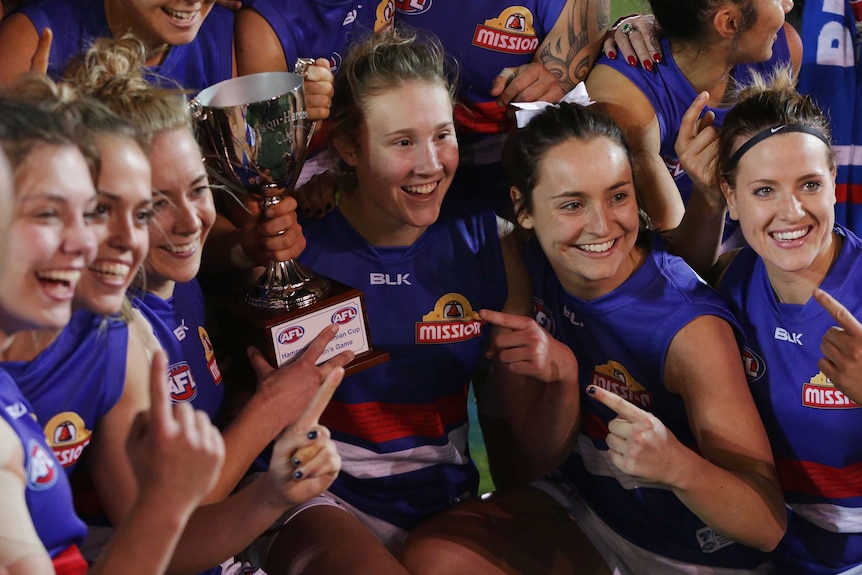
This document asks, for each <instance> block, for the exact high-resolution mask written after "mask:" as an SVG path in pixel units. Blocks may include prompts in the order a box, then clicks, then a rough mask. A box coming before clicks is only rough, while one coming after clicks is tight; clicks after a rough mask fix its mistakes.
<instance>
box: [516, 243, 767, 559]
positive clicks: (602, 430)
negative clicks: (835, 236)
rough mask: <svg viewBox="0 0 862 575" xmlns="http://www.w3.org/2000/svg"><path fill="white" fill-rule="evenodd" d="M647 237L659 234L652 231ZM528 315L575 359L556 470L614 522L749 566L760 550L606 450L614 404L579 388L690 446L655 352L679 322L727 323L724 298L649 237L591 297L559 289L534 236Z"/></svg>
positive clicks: (661, 353) (660, 354) (664, 542)
mask: <svg viewBox="0 0 862 575" xmlns="http://www.w3.org/2000/svg"><path fill="white" fill-rule="evenodd" d="M655 241H656V242H659V243H660V240H658V239H657V238H656V240H655ZM525 260H526V261H527V262H528V268H529V269H530V275H531V278H532V280H533V290H534V297H535V298H536V319H537V321H538V322H539V323H540V324H541V325H543V326H544V327H545V328H546V329H548V330H549V331H550V332H551V333H552V334H553V335H554V336H555V337H556V338H557V339H558V340H560V341H562V342H563V343H565V344H566V345H568V346H569V347H570V348H571V349H572V351H573V352H574V354H575V357H577V359H578V364H579V366H580V373H579V378H580V388H581V410H582V424H581V431H580V435H579V437H578V439H577V445H576V447H575V449H574V452H573V453H572V455H571V456H570V457H569V458H568V459H567V460H566V462H565V463H564V464H563V465H562V466H561V468H560V472H561V473H562V475H563V477H565V478H567V479H568V480H569V481H571V482H572V483H573V484H574V485H576V486H577V488H578V491H579V492H580V493H581V495H582V496H583V497H584V500H585V501H586V502H587V503H588V504H589V506H590V507H591V508H592V509H593V510H594V511H595V512H596V513H597V514H598V515H599V517H601V519H602V520H603V521H604V522H605V523H607V524H608V525H609V526H610V527H611V528H612V529H614V531H616V532H617V533H619V534H620V535H622V536H623V537H625V538H626V539H628V540H629V541H630V542H632V543H634V544H635V545H638V546H639V547H642V548H644V549H646V550H648V551H651V552H653V553H657V554H659V555H664V556H666V557H670V558H673V559H676V560H678V561H682V562H685V563H691V564H697V565H707V566H713V567H726V568H736V569H749V568H753V567H755V566H758V565H760V564H761V563H763V562H764V561H766V555H765V554H763V553H761V552H760V551H757V550H755V549H752V548H750V547H747V546H744V545H742V544H739V543H736V542H734V541H732V540H730V539H728V538H726V537H724V536H722V535H721V534H720V533H718V532H716V531H715V530H713V529H712V528H710V527H709V526H708V525H706V524H705V523H704V522H703V521H701V520H700V519H699V518H698V517H697V516H696V515H695V514H694V513H692V512H691V511H690V510H689V509H688V508H687V507H686V506H685V505H684V504H683V503H682V502H681V501H680V500H679V499H678V498H677V497H676V495H674V493H673V492H672V491H671V490H670V489H667V488H665V487H663V486H658V485H654V484H649V483H644V482H642V481H638V480H636V479H635V478H634V477H632V476H630V475H627V474H625V473H623V472H622V471H620V470H619V469H618V468H617V467H616V466H615V465H614V464H613V463H612V462H611V460H610V456H609V455H608V447H607V443H606V442H605V438H606V437H607V434H608V427H607V426H608V423H609V422H610V421H611V420H612V419H614V418H615V417H616V414H615V413H614V412H613V411H612V410H610V409H608V408H606V407H604V406H603V405H602V404H600V403H598V402H597V401H595V400H593V399H592V398H591V397H590V396H589V395H587V394H586V388H587V386H589V385H591V384H593V385H596V386H598V387H601V388H603V389H606V390H608V391H610V392H612V393H615V394H617V395H619V396H620V397H622V398H624V399H626V400H628V401H629V402H631V403H633V404H634V405H636V406H638V407H640V408H641V409H644V410H646V411H649V412H650V413H652V414H653V415H655V416H656V417H657V418H659V419H660V420H661V421H662V423H664V425H665V426H666V427H667V428H668V429H669V430H670V431H671V432H672V433H673V434H674V436H675V437H676V438H677V439H678V440H679V441H680V442H681V443H682V444H683V445H686V446H688V447H689V448H691V449H692V450H694V451H696V452H697V451H698V447H697V443H696V441H695V439H694V437H693V435H692V431H691V427H690V426H689V423H688V417H687V415H686V411H685V404H684V402H683V400H682V398H681V397H680V396H679V395H675V394H673V393H670V392H668V391H667V390H666V389H665V386H664V361H665V358H666V356H667V351H668V348H669V346H670V344H671V341H672V340H673V338H674V337H675V336H676V334H677V332H679V330H680V329H682V328H683V327H685V326H686V325H688V324H689V323H691V322H692V321H693V320H695V319H697V318H698V317H700V316H703V315H714V316H717V317H719V318H721V319H724V320H726V321H727V322H728V323H730V324H731V326H734V327H735V326H736V324H735V321H734V319H733V316H732V315H731V314H730V312H729V311H728V309H727V306H726V305H725V304H724V303H723V302H722V301H721V300H720V299H719V298H718V296H717V295H716V294H715V293H714V292H713V290H712V289H711V288H710V287H709V286H707V285H706V284H705V283H703V280H701V279H700V278H699V277H698V276H697V274H695V273H694V272H693V271H692V270H691V268H689V267H688V265H686V264H685V262H683V261H682V259H680V258H678V257H676V256H672V255H670V254H668V253H667V252H666V251H664V248H663V247H659V246H657V247H654V248H653V249H652V250H651V251H650V253H649V255H648V256H647V258H646V259H645V261H644V263H643V264H642V265H641V267H640V268H639V269H638V270H636V271H635V272H634V274H632V276H631V277H629V278H628V279H627V280H626V281H625V282H624V283H623V284H622V285H620V286H619V287H618V288H616V289H615V290H613V291H612V292H610V293H608V294H605V295H604V296H601V297H599V298H596V299H594V300H590V301H587V300H583V299H580V298H578V297H574V296H572V295H570V294H568V293H567V292H566V291H565V290H564V289H563V287H562V285H561V284H560V282H559V280H558V279H557V277H556V275H555V274H554V270H553V269H552V268H551V265H550V263H549V262H548V260H547V258H546V257H545V256H544V254H543V253H542V251H541V249H540V248H539V247H538V245H537V244H536V243H535V242H533V243H532V244H530V245H529V246H528V249H527V253H526V255H525Z"/></svg>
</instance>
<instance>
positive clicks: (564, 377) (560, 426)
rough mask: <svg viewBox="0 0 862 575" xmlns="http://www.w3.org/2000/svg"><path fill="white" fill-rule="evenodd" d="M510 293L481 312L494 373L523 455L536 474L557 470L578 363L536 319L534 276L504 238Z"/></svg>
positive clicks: (571, 429)
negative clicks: (500, 303)
mask: <svg viewBox="0 0 862 575" xmlns="http://www.w3.org/2000/svg"><path fill="white" fill-rule="evenodd" d="M501 241H502V245H503V256H504V257H503V259H504V262H505V265H506V275H507V279H508V285H509V297H508V299H507V301H506V304H505V306H504V308H503V311H502V312H496V311H492V310H482V311H481V312H480V314H481V316H482V319H484V320H486V321H488V322H489V323H490V324H491V325H492V331H491V342H492V343H491V350H490V351H489V355H491V357H493V359H494V371H493V372H492V374H491V382H490V386H491V388H492V390H494V391H496V392H497V393H499V394H500V398H501V400H502V402H503V405H504V406H505V410H506V413H507V414H508V417H509V421H510V423H511V428H512V431H513V433H514V436H515V439H516V440H517V442H518V444H519V447H520V448H521V453H522V454H523V456H524V457H527V458H529V461H528V462H527V463H528V464H529V466H527V465H525V466H524V467H530V471H531V472H532V474H533V475H535V476H538V475H541V474H543V473H546V472H548V471H552V470H554V469H556V468H557V467H558V466H559V465H560V463H562V461H564V460H565V458H566V457H567V456H568V454H569V452H570V450H571V442H572V441H573V438H574V437H575V435H576V433H575V432H576V429H577V423H578V414H579V411H580V393H579V390H578V366H577V360H576V359H575V357H574V354H572V351H571V350H570V349H569V348H568V347H567V346H566V345H564V344H562V343H560V342H559V341H557V340H555V339H554V338H553V337H551V336H550V334H548V333H547V332H546V331H545V330H544V329H543V328H541V327H540V326H539V325H538V324H537V323H536V321H535V320H534V319H533V318H532V311H533V301H532V290H531V289H530V280H529V277H528V274H527V271H526V268H525V267H524V264H523V261H522V260H521V256H520V251H519V247H518V245H517V243H516V242H515V238H514V237H513V236H512V235H511V234H508V235H506V236H504V237H503V238H501Z"/></svg>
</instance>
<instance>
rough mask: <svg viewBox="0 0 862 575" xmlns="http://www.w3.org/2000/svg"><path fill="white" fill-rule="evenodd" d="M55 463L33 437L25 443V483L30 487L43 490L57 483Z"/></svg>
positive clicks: (57, 471)
mask: <svg viewBox="0 0 862 575" xmlns="http://www.w3.org/2000/svg"><path fill="white" fill-rule="evenodd" d="M58 473H59V470H58V469H57V463H56V462H55V461H54V458H53V457H51V454H50V453H48V452H47V451H46V450H45V448H44V447H42V446H41V445H39V442H38V441H36V440H35V439H31V440H30V441H29V442H28V443H27V485H28V486H29V487H30V489H34V490H36V491H44V490H46V489H50V488H51V487H53V486H54V484H55V483H57V475H58Z"/></svg>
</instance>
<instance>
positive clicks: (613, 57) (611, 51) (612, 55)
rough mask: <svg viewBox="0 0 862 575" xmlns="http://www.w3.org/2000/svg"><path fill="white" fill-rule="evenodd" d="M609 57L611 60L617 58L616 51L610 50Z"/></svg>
mask: <svg viewBox="0 0 862 575" xmlns="http://www.w3.org/2000/svg"><path fill="white" fill-rule="evenodd" d="M608 58H610V59H611V60H616V59H617V53H616V52H614V51H613V50H608Z"/></svg>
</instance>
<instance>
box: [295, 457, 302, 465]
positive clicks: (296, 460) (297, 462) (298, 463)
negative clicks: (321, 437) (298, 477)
mask: <svg viewBox="0 0 862 575" xmlns="http://www.w3.org/2000/svg"><path fill="white" fill-rule="evenodd" d="M300 465H302V462H301V461H300V460H299V458H298V457H294V458H293V466H294V467H299V466H300Z"/></svg>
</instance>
